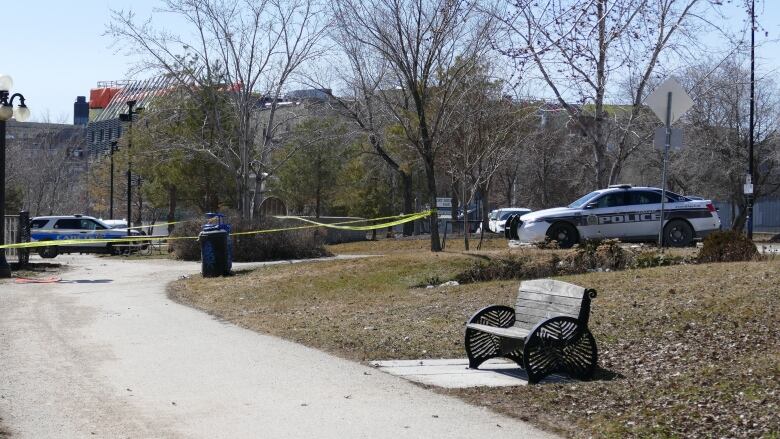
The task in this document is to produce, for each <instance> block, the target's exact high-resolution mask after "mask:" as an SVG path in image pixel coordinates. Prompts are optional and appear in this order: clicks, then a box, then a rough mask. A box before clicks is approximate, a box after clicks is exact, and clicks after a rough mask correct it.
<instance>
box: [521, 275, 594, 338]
mask: <svg viewBox="0 0 780 439" xmlns="http://www.w3.org/2000/svg"><path fill="white" fill-rule="evenodd" d="M595 296H596V291H595V290H591V289H586V288H583V287H580V286H577V285H574V284H570V283H568V282H562V281H559V280H552V279H538V280H527V281H523V282H521V283H520V291H519V292H518V294H517V304H516V305H515V326H519V327H521V328H524V329H528V330H531V329H532V328H533V327H534V326H535V325H536V324H537V323H539V322H540V321H542V320H545V319H548V318H550V317H555V316H569V317H574V318H575V319H578V320H580V321H581V322H583V323H584V324H585V325H586V326H587V324H588V318H589V317H590V299H591V298H592V297H595Z"/></svg>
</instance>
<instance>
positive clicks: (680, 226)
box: [664, 219, 693, 247]
mask: <svg viewBox="0 0 780 439" xmlns="http://www.w3.org/2000/svg"><path fill="white" fill-rule="evenodd" d="M691 242H693V227H691V225H690V224H688V222H686V221H683V220H679V219H676V220H671V221H669V222H668V223H667V224H666V227H664V244H665V245H666V246H668V247H688V246H689V245H691Z"/></svg>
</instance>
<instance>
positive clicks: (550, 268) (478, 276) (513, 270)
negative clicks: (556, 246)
mask: <svg viewBox="0 0 780 439" xmlns="http://www.w3.org/2000/svg"><path fill="white" fill-rule="evenodd" d="M559 261H560V258H558V255H555V254H550V255H544V256H536V257H531V256H526V255H514V254H506V255H501V256H497V257H488V258H486V259H484V260H477V261H474V262H473V263H472V264H471V266H469V267H468V268H466V269H465V270H464V271H462V272H461V273H459V274H458V275H457V276H455V280H457V281H458V282H460V283H472V282H487V281H491V280H522V279H537V278H542V277H549V276H555V275H557V274H558V262H559Z"/></svg>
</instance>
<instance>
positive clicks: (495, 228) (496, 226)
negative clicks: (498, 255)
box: [488, 207, 531, 233]
mask: <svg viewBox="0 0 780 439" xmlns="http://www.w3.org/2000/svg"><path fill="white" fill-rule="evenodd" d="M529 212H531V209H525V208H522V207H504V208H501V209H495V210H491V211H490V213H489V214H488V229H490V231H491V232H493V233H504V226H505V225H506V220H507V218H509V216H510V215H525V214H526V213H529Z"/></svg>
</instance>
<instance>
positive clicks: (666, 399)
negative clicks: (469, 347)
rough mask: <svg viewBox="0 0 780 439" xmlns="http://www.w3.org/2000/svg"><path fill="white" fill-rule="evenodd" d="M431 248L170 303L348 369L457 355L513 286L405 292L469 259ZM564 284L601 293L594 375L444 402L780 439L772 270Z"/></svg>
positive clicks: (750, 265)
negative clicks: (470, 324) (336, 359)
mask: <svg viewBox="0 0 780 439" xmlns="http://www.w3.org/2000/svg"><path fill="white" fill-rule="evenodd" d="M504 242H505V241H504ZM426 244H427V243H426V242H423V243H416V242H415V241H412V240H387V241H380V242H379V243H355V244H343V245H340V246H333V247H331V251H334V252H338V253H361V252H362V253H366V251H365V250H366V249H367V248H370V247H371V246H374V247H375V252H378V251H381V252H384V253H386V255H385V256H382V257H376V258H367V259H358V260H344V261H329V262H318V263H316V264H295V265H284V266H273V267H266V268H263V269H259V270H255V271H251V272H243V273H240V274H238V275H236V276H234V277H231V278H216V279H203V278H200V277H193V278H191V279H188V280H184V281H178V282H176V283H174V284H173V285H172V286H171V290H170V293H171V296H172V297H173V298H175V299H176V300H179V301H182V302H184V303H187V304H190V305H192V306H195V307H198V308H200V309H203V310H205V311H208V312H210V313H213V314H214V315H216V316H218V317H220V318H223V319H226V320H229V321H232V322H235V323H237V324H239V325H242V326H245V327H248V328H251V329H254V330H258V331H262V332H266V333H271V334H275V335H278V336H281V337H284V338H287V339H290V340H293V341H296V342H300V343H303V344H306V345H309V346H313V347H315V348H319V349H323V350H326V351H329V352H333V353H336V354H338V355H341V356H343V357H346V358H350V359H354V360H359V361H366V360H374V359H410V358H442V357H463V356H464V352H463V346H462V343H463V340H462V338H463V334H462V331H463V323H464V321H465V320H466V319H467V318H468V317H469V316H470V315H471V314H472V313H473V312H474V311H476V310H477V309H479V308H481V307H482V306H485V305H487V304H491V303H499V304H511V303H512V302H513V301H514V297H515V294H516V288H517V282H513V281H496V282H484V283H475V284H469V285H461V286H457V287H446V288H434V289H424V288H413V286H414V285H418V284H424V283H430V281H432V280H436V281H437V282H438V281H444V280H447V279H450V278H452V277H454V276H455V275H456V274H457V273H458V272H459V271H460V270H462V269H463V268H464V267H466V266H468V265H469V263H470V261H471V260H472V259H473V258H475V257H478V255H477V256H474V255H467V254H463V253H458V252H444V253H439V254H432V253H430V252H427V251H421V250H423V249H425V248H427V247H426ZM418 245H419V246H420V247H418ZM504 245H505V244H504ZM376 247H378V250H377V249H376ZM450 248H452V247H450ZM502 251H507V250H502ZM525 251H526V252H528V253H529V254H534V252H541V253H544V252H547V251H542V250H525ZM492 252H495V250H494V251H492ZM492 252H487V253H492ZM563 279H565V280H567V281H570V282H574V283H577V284H580V285H584V286H588V287H592V288H596V289H597V290H599V296H598V298H597V299H595V301H594V305H593V312H592V317H591V330H592V331H593V333H594V334H595V336H596V339H597V341H598V343H599V350H600V365H601V367H602V368H603V369H604V370H602V371H601V372H600V374H599V379H597V380H594V381H591V382H583V383H577V384H576V385H572V384H568V385H567V384H556V385H541V386H528V387H515V388H502V389H488V388H479V389H470V390H457V391H449V392H446V393H451V394H454V395H457V396H459V397H462V398H464V399H466V400H468V401H471V402H473V403H475V404H479V405H485V406H489V407H491V408H492V409H494V410H496V411H498V412H502V413H506V414H509V415H512V416H516V417H519V418H521V419H526V420H530V421H531V422H533V423H535V424H537V425H539V426H541V427H543V428H546V429H549V430H555V431H561V432H563V433H564V434H567V435H569V436H572V437H590V436H597V437H615V438H618V437H762V436H764V437H778V434H780V420H778V417H777V412H778V411H780V384H779V382H780V328H779V327H778V325H777V321H776V320H777V316H778V315H779V314H780V287H779V286H778V279H780V260H767V261H762V262H746V263H730V264H709V265H686V266H672V267H661V268H652V269H644V270H628V271H623V272H611V273H590V274H586V275H578V276H569V277H565V278H563Z"/></svg>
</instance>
